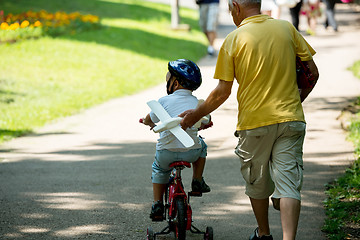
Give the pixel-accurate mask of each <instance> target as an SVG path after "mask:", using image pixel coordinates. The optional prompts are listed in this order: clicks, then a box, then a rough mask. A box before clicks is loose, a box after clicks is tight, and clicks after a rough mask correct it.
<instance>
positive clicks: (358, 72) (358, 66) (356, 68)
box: [349, 60, 360, 78]
mask: <svg viewBox="0 0 360 240" xmlns="http://www.w3.org/2000/svg"><path fill="white" fill-rule="evenodd" d="M349 70H351V71H352V72H353V73H354V75H355V76H356V77H357V78H360V60H359V61H356V62H355V63H354V64H353V65H352V66H351V67H350V68H349Z"/></svg>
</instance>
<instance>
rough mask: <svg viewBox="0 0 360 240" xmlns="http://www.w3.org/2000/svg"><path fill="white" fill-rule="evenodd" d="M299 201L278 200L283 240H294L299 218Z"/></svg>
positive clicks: (289, 199) (290, 199)
mask: <svg viewBox="0 0 360 240" xmlns="http://www.w3.org/2000/svg"><path fill="white" fill-rule="evenodd" d="M300 208H301V206H300V201H299V200H297V199H294V198H281V199H280V216H281V226H282V229H283V240H294V239H295V236H296V231H297V226H298V222H299V216H300Z"/></svg>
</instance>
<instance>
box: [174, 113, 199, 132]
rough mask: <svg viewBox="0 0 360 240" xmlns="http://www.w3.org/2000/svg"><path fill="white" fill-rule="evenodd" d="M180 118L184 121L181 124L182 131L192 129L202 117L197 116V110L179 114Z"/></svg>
mask: <svg viewBox="0 0 360 240" xmlns="http://www.w3.org/2000/svg"><path fill="white" fill-rule="evenodd" d="M179 117H182V118H183V120H182V121H181V122H180V125H181V127H182V129H184V130H186V129H187V128H189V127H192V126H193V125H194V124H195V123H197V122H198V121H199V120H200V119H201V116H200V117H199V116H197V114H196V110H195V109H189V110H186V111H185V112H183V113H181V114H179Z"/></svg>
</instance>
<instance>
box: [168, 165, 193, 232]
mask: <svg viewBox="0 0 360 240" xmlns="http://www.w3.org/2000/svg"><path fill="white" fill-rule="evenodd" d="M170 167H174V169H175V176H174V178H173V179H172V180H171V181H169V183H168V196H166V195H167V194H165V201H166V202H167V205H168V206H166V208H168V211H169V221H171V220H173V219H175V218H176V214H177V206H176V205H175V199H183V201H184V203H185V206H186V207H187V209H186V213H187V214H186V216H187V218H186V222H187V224H186V230H190V229H191V223H192V210H191V206H190V203H189V201H188V197H187V194H186V193H185V190H184V187H183V184H182V178H181V170H183V169H184V168H185V167H188V168H190V167H191V165H190V163H188V162H174V163H172V164H171V165H170Z"/></svg>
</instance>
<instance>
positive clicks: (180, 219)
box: [175, 199, 187, 240]
mask: <svg viewBox="0 0 360 240" xmlns="http://www.w3.org/2000/svg"><path fill="white" fill-rule="evenodd" d="M176 207H177V217H176V220H177V221H176V225H175V237H176V239H177V240H185V238H186V224H187V222H186V205H185V202H184V199H176Z"/></svg>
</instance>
